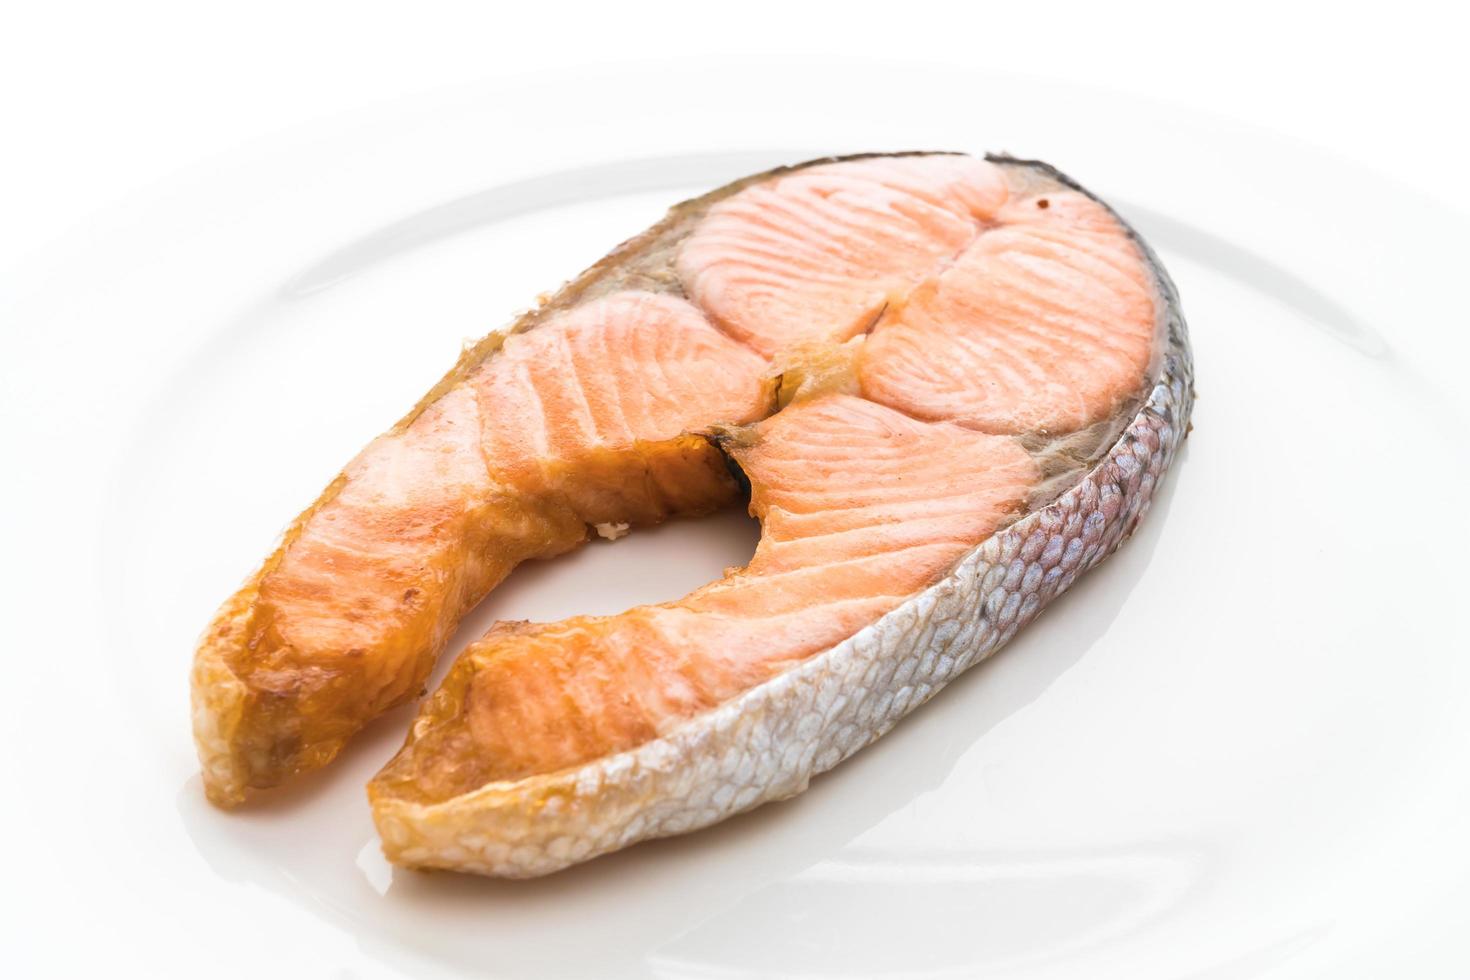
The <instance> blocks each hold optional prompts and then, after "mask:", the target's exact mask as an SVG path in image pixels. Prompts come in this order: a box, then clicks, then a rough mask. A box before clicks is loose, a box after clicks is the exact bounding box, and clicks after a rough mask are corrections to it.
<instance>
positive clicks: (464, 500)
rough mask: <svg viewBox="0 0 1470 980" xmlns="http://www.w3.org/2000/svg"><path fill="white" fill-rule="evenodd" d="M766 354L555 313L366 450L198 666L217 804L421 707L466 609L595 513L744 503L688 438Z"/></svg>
mask: <svg viewBox="0 0 1470 980" xmlns="http://www.w3.org/2000/svg"><path fill="white" fill-rule="evenodd" d="M766 372H767V365H766V362H765V360H764V359H762V358H760V357H758V356H757V355H755V354H753V353H751V352H750V351H748V350H747V349H745V348H744V347H743V346H741V345H739V344H737V343H735V342H734V341H732V340H730V339H729V338H728V337H726V336H725V335H724V334H722V333H721V332H719V331H718V330H716V329H714V328H713V327H712V326H710V325H709V323H708V322H707V321H706V319H705V317H704V316H703V315H702V314H701V313H699V311H698V310H696V309H695V308H693V307H692V306H691V305H690V304H688V303H687V302H685V301H684V300H682V299H679V298H676V297H670V296H663V295H656V294H652V293H645V292H620V293H615V294H612V295H609V296H607V297H605V298H602V299H599V300H595V301H592V302H589V303H586V304H583V305H579V306H577V307H575V308H574V309H572V310H570V311H568V312H566V313H562V314H559V315H557V316H553V317H550V318H548V319H547V320H545V321H544V322H542V323H541V324H539V325H538V326H537V327H536V328H535V329H534V330H532V331H530V332H528V333H526V334H523V335H514V336H511V337H509V338H507V339H506V341H505V343H504V345H503V346H502V348H501V349H500V350H499V351H498V352H496V353H495V354H493V355H492V356H490V357H489V358H487V359H485V360H484V361H483V362H482V363H481V364H480V365H478V366H477V367H475V368H474V369H472V370H470V371H467V372H465V373H464V376H463V377H462V378H461V379H459V380H458V382H457V383H455V384H453V385H452V386H450V387H449V388H448V389H447V390H446V391H444V392H443V393H442V394H440V395H439V396H438V397H437V398H436V399H434V400H433V401H431V402H430V403H429V404H427V405H426V406H425V407H423V409H422V411H420V412H419V413H418V415H417V417H415V418H413V419H412V421H410V422H409V423H408V424H407V425H404V426H402V427H400V428H399V429H398V430H396V431H394V432H390V433H389V434H387V435H385V436H383V437H381V438H379V439H377V440H375V441H374V442H373V443H372V444H371V445H369V446H368V447H367V449H365V450H364V451H363V452H362V453H361V454H360V455H359V456H358V457H357V459H355V460H354V461H353V462H352V463H351V464H349V465H348V467H347V468H346V469H345V470H344V471H343V473H342V475H341V476H340V477H339V478H338V480H337V481H336V482H335V483H334V486H333V488H331V489H329V491H328V493H327V494H325V495H324V497H323V500H322V501H321V502H319V504H318V505H317V506H316V507H315V508H313V509H312V510H310V511H308V512H307V513H306V514H304V515H303V516H302V517H301V518H300V519H298V522H297V524H296V525H294V526H293V527H292V528H291V529H290V530H289V531H288V533H287V535H286V537H285V541H284V543H283V545H282V546H281V548H280V550H279V551H278V552H277V553H276V554H275V555H274V556H272V558H271V559H269V560H268V561H267V562H266V564H265V565H264V566H263V567H262V569H261V570H260V572H258V573H257V574H256V576H255V577H254V578H253V579H252V580H251V581H250V582H249V583H247V585H246V587H245V588H244V589H242V590H241V592H240V593H237V595H236V596H234V597H232V598H231V600H230V601H229V602H227V603H226V604H225V606H224V608H223V609H222V610H221V612H220V613H219V614H218V616H217V617H216V620H215V622H214V623H213V624H211V626H210V628H209V630H208V631H207V632H206V634H205V637H204V639H203V640H202V641H201V645H200V648H199V651H198V652H197V654H196V662H195V676H194V692H193V693H194V704H195V729H196V740H197V741H198V743H199V747H200V754H201V758H202V761H203V763H204V774H205V782H206V788H207V790H208V791H209V792H210V794H211V796H212V798H215V799H216V800H217V801H218V802H221V803H226V804H228V803H233V802H238V800H239V799H241V798H242V796H243V793H244V791H245V789H246V788H247V787H264V786H270V785H274V784H276V783H278V782H280V781H281V780H282V779H284V778H285V777H287V776H290V775H291V774H293V773H295V772H299V771H302V770H305V769H310V768H314V767H316V766H320V765H322V764H324V763H326V762H327V761H329V760H330V759H331V758H332V757H333V756H334V755H335V754H336V753H337V752H338V751H339V750H340V748H341V746H342V744H343V743H344V742H345V740H346V739H347V738H349V737H350V736H351V735H352V734H353V733H354V732H356V731H357V730H358V729H360V728H361V727H362V725H364V724H365V723H366V722H367V721H369V720H371V719H372V718H373V717H374V716H376V715H377V714H379V713H381V712H382V711H384V710H386V709H387V708H389V707H392V706H393V705H395V704H398V703H401V702H403V701H404V700H407V699H408V698H411V697H413V696H415V695H417V694H418V693H419V692H420V690H421V689H422V685H423V684H424V681H425V679H426V678H427V676H428V674H429V671H430V670H431V669H432V666H433V663H434V660H435V658H436V657H437V655H438V653H439V651H440V650H441V649H442V647H443V645H444V643H445V642H446V640H447V638H448V636H449V635H450V634H451V633H452V632H453V630H454V628H455V626H456V624H457V623H458V620H459V618H460V617H461V616H462V615H463V614H464V613H465V612H466V611H467V610H468V609H470V608H471V607H473V606H474V605H475V603H477V602H478V601H479V600H480V599H481V598H482V597H483V596H484V595H485V594H486V592H488V591H489V590H490V589H491V588H493V587H494V586H495V585H496V584H497V583H499V582H500V581H501V580H502V579H503V578H504V577H505V576H506V575H507V574H508V573H509V572H510V570H511V569H512V568H514V567H515V565H517V564H518V563H520V562H522V561H525V560H527V559H531V558H544V557H550V556H553V555H556V554H560V553H562V552H565V551H567V550H569V549H571V548H574V547H576V546H577V545H578V544H579V543H581V542H582V541H584V540H586V538H587V536H588V528H589V526H591V525H596V524H600V523H604V522H617V523H629V524H651V523H654V522H657V521H659V520H662V519H664V518H666V517H669V516H672V515H676V514H702V513H708V512H710V511H712V510H715V509H717V508H719V507H723V506H727V505H729V504H731V503H733V502H735V501H736V500H737V499H738V497H739V487H738V485H737V483H736V481H735V479H734V478H733V477H732V475H731V473H730V472H729V470H728V468H727V466H726V463H725V459H724V457H723V455H722V454H721V453H720V452H719V451H718V450H717V449H716V448H715V447H714V446H713V445H711V443H710V442H709V441H708V440H707V439H704V438H703V437H700V436H697V435H692V434H691V433H692V432H695V431H697V430H701V429H703V428H706V427H708V426H710V425H712V424H715V423H729V424H739V423H742V422H748V421H752V420H755V419H758V418H760V417H762V416H763V415H765V414H767V413H768V412H769V410H770V402H771V397H772V395H771V392H772V385H771V382H770V381H769V379H767V378H766Z"/></svg>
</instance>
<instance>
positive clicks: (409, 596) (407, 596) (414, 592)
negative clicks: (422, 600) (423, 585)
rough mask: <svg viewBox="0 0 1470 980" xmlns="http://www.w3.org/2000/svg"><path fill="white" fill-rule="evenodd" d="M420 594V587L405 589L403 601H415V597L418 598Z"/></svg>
mask: <svg viewBox="0 0 1470 980" xmlns="http://www.w3.org/2000/svg"><path fill="white" fill-rule="evenodd" d="M418 594H419V590H418V589H405V590H404V592H403V601H404V602H413V600H414V599H416V598H418Z"/></svg>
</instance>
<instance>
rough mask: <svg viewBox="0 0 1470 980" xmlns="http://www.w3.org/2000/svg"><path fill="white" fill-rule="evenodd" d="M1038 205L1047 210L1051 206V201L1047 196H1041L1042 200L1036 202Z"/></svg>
mask: <svg viewBox="0 0 1470 980" xmlns="http://www.w3.org/2000/svg"><path fill="white" fill-rule="evenodd" d="M1036 206H1037V207H1038V208H1041V210H1043V211H1045V210H1046V209H1047V208H1049V207H1051V202H1050V201H1048V200H1047V199H1046V198H1044V197H1043V198H1041V199H1040V200H1038V201H1037V202H1036Z"/></svg>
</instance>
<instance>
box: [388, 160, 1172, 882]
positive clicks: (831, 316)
mask: <svg viewBox="0 0 1470 980" xmlns="http://www.w3.org/2000/svg"><path fill="white" fill-rule="evenodd" d="M675 268H676V270H677V273H678V275H679V277H680V281H681V282H682V283H683V285H684V287H685V291H686V294H687V295H688V296H689V297H690V299H691V301H692V302H693V303H694V304H695V305H697V306H698V307H700V308H701V309H702V310H703V312H704V313H706V314H707V315H708V317H709V320H710V321H711V322H712V323H714V324H716V325H717V326H718V327H719V328H720V329H722V330H723V331H725V332H726V334H727V335H728V336H730V337H732V338H734V339H737V340H738V341H739V342H741V343H742V344H744V345H746V346H747V347H748V348H749V349H751V350H753V351H755V352H757V353H759V354H761V355H764V356H766V357H769V358H771V359H772V361H773V363H775V364H776V365H778V366H781V367H782V368H783V369H785V370H787V371H788V377H790V376H796V375H801V374H802V373H803V369H804V365H806V366H809V365H817V367H815V368H812V369H811V371H810V373H811V374H812V375H813V376H815V375H818V374H820V375H821V376H822V381H821V383H820V384H816V385H813V386H811V390H808V388H807V387H806V386H805V385H796V386H792V387H793V390H795V391H796V394H795V396H794V397H793V398H792V399H791V400H790V402H789V404H784V405H783V406H782V407H781V408H780V410H779V411H778V412H776V414H774V415H772V416H771V417H769V418H767V419H765V420H764V421H761V422H759V423H756V424H754V425H750V426H746V427H743V428H740V429H736V430H733V431H726V432H724V433H723V435H722V438H720V439H719V440H717V441H719V442H720V444H721V445H722V446H723V447H724V449H725V450H726V452H727V453H728V454H729V456H730V457H731V459H732V461H733V462H734V463H735V464H736V465H737V466H738V467H739V469H740V470H741V472H742V473H743V474H744V476H745V478H746V480H747V481H748V484H749V487H750V511H751V513H752V515H754V516H756V517H758V518H759V519H760V521H761V527H762V533H761V539H760V543H759V546H758V547H757V549H756V552H755V555H754V557H753V558H752V559H751V561H750V562H749V564H748V565H746V566H745V567H744V568H739V569H732V570H730V571H729V572H728V573H727V574H726V575H725V576H724V577H723V578H722V579H720V580H719V581H717V582H714V583H711V584H710V585H707V586H705V587H703V588H701V589H698V590H697V591H695V592H693V593H691V594H690V595H688V596H686V597H685V598H683V599H680V600H677V601H674V602H668V603H662V604H657V605H650V606H640V607H637V608H634V609H630V610H628V611H626V612H624V613H621V614H619V615H615V616H598V617H575V618H572V619H569V620H565V621H563V622H559V623H549V624H536V623H501V624H498V625H497V626H495V627H494V628H493V629H492V630H491V631H490V632H489V633H488V634H487V635H486V636H485V637H483V638H482V639H480V640H479V641H477V642H475V643H473V644H471V646H469V647H468V648H467V649H466V650H465V651H464V653H463V654H462V655H461V656H460V658H459V660H458V661H457V662H456V663H455V664H454V666H453V667H452V669H451V671H450V673H449V675H448V677H447V679H446V681H445V683H444V684H443V686H442V687H441V688H440V689H439V690H438V691H437V692H436V693H435V694H434V695H433V697H431V698H430V699H429V700H428V701H427V702H426V703H425V704H424V706H423V708H422V709H421V712H420V714H419V717H418V719H417V720H416V722H415V723H414V725H413V727H412V730H411V732H410V735H409V737H408V740H407V742H406V744H405V745H404V747H403V749H402V750H401V751H400V753H399V754H398V755H397V756H396V757H395V758H394V759H393V760H392V761H391V762H390V763H389V764H388V765H387V766H386V767H385V768H384V769H383V771H382V772H381V773H380V774H379V775H378V776H377V777H376V778H375V779H374V780H373V782H372V784H371V785H370V795H371V797H372V798H373V800H374V805H375V809H378V810H382V811H385V812H386V810H388V809H392V810H393V813H394V816H393V817H392V820H394V821H398V820H399V819H400V818H401V814H402V813H403V812H404V811H403V810H402V808H401V807H400V806H399V804H400V803H408V804H412V805H415V806H421V807H426V808H428V809H426V810H425V811H424V812H425V813H428V812H431V811H432V810H433V808H434V807H436V806H438V805H440V804H448V803H450V802H452V801H455V800H457V799H461V798H463V799H466V800H468V799H473V798H475V793H476V791H477V790H479V789H481V788H484V787H489V786H492V785H493V786H497V787H504V786H507V785H515V784H516V783H517V782H518V781H524V780H530V779H532V778H533V777H537V776H543V775H548V774H554V773H559V772H563V771H566V770H572V769H575V768H576V767H579V766H584V765H587V764H589V763H592V762H594V761H596V760H599V759H604V758H607V757H610V756H613V755H616V754H618V753H621V752H626V751H628V750H631V749H634V748H637V747H638V746H640V745H644V744H646V743H648V742H651V741H653V740H656V739H658V738H660V737H662V736H664V735H666V734H668V733H670V732H671V731H674V730H676V729H677V728H678V727H679V726H681V725H685V724H688V723H691V722H692V721H694V720H696V719H698V717H699V716H701V715H702V714H705V713H707V712H709V711H711V710H712V709H714V708H716V707H718V706H720V705H722V704H725V703H727V702H730V701H731V700H732V699H735V698H737V697H739V696H740V695H742V694H743V693H745V692H748V691H750V690H752V689H753V688H755V687H757V686H759V685H761V684H763V683H765V682H766V681H769V680H771V679H773V678H775V677H777V676H778V675H780V674H781V673H783V672H784V671H787V670H789V669H791V668H792V667H793V666H795V665H797V664H800V663H802V662H803V661H805V660H807V659H808V658H810V657H812V656H813V655H815V654H818V653H820V652H822V651H824V650H828V649H830V648H832V647H833V646H834V645H836V644H838V643H840V642H841V641H843V640H845V639H847V638H848V637H851V636H853V635H854V634H855V633H857V632H859V631H860V630H862V629H863V628H864V627H866V626H868V625H870V624H872V623H874V622H875V621H877V620H879V619H880V618H882V617H883V616H884V615H885V614H886V613H888V612H890V611H892V610H894V609H895V608H896V607H897V606H899V605H900V604H902V603H903V602H904V601H905V600H907V599H909V598H910V597H912V596H914V595H915V594H916V593H918V592H920V591H922V590H923V589H925V588H926V587H928V586H930V585H932V584H934V583H935V582H936V581H938V580H939V579H941V578H943V577H944V576H945V575H946V574H947V573H948V572H949V571H950V570H951V569H952V568H953V567H954V566H955V564H956V562H957V561H959V559H960V558H962V557H963V556H964V555H965V554H966V553H967V552H969V551H970V550H971V549H973V548H974V547H976V546H977V545H978V544H980V543H981V542H983V541H984V540H985V539H986V538H988V537H990V536H991V535H992V534H994V533H995V532H996V531H997V530H999V529H1000V528H1003V527H1005V526H1006V525H1008V524H1009V523H1011V522H1013V521H1014V520H1016V519H1017V518H1019V517H1020V516H1022V515H1023V514H1025V513H1026V512H1027V509H1028V506H1029V505H1030V502H1031V500H1032V495H1033V493H1035V492H1036V490H1037V488H1038V486H1039V485H1040V484H1041V483H1042V482H1043V480H1044V478H1045V476H1046V475H1047V474H1048V473H1049V472H1050V470H1048V468H1047V467H1045V466H1043V462H1045V460H1044V457H1045V455H1046V450H1045V449H1044V448H1042V449H1038V448H1037V447H1038V446H1044V444H1045V442H1046V440H1047V439H1049V438H1052V437H1056V436H1066V435H1067V434H1068V433H1072V432H1076V431H1078V430H1081V429H1083V428H1085V427H1087V426H1091V425H1094V424H1097V423H1099V422H1101V421H1104V420H1106V419H1108V418H1110V417H1112V416H1115V415H1116V414H1117V413H1118V412H1119V410H1120V409H1121V408H1123V407H1125V406H1127V405H1128V404H1130V400H1136V399H1137V398H1138V397H1139V395H1140V393H1141V392H1142V390H1143V389H1144V387H1145V381H1146V377H1147V374H1148V370H1149V366H1150V360H1151V357H1152V355H1153V351H1154V347H1155V342H1156V337H1157V333H1158V322H1159V310H1158V299H1157V295H1156V292H1155V290H1154V286H1153V282H1152V279H1151V274H1150V271H1149V269H1148V267H1147V266H1146V264H1145V262H1144V258H1143V256H1142V254H1141V252H1140V251H1139V249H1138V247H1137V246H1136V245H1135V243H1134V242H1133V240H1132V238H1131V237H1130V235H1129V233H1128V232H1127V230H1126V229H1125V228H1124V227H1123V226H1122V225H1121V224H1120V223H1119V222H1118V221H1117V220H1116V219H1115V218H1114V217H1113V216H1112V215H1111V213H1110V212H1108V211H1107V209H1106V208H1104V207H1102V206H1101V205H1098V204H1097V203H1096V202H1095V201H1093V200H1092V199H1091V198H1088V197H1086V196H1085V195H1083V194H1081V193H1078V192H1075V191H1072V190H1070V189H1068V188H1067V187H1066V186H1063V185H1058V184H1056V183H1044V184H1042V185H1040V186H1039V187H1038V186H1037V184H1036V183H1035V182H1034V181H1033V180H1031V179H1029V178H1027V179H1017V178H1016V177H1015V176H1014V175H1012V174H1008V173H1007V172H1006V171H1005V170H1004V169H1002V168H1001V167H998V166H996V165H995V164H992V163H989V162H986V161H982V160H976V159H972V158H969V157H961V156H915V157H902V158H874V159H866V160H860V161H855V162H849V163H833V164H827V165H822V166H816V167H811V168H804V169H801V170H797V171H795V172H794V173H791V174H788V175H784V176H778V177H776V178H774V179H771V180H768V181H764V182H761V183H758V184H756V185H754V186H751V187H748V188H746V189H745V190H743V191H741V192H740V193H738V194H735V195H733V196H731V197H729V198H726V199H724V200H722V201H720V202H718V203H717V204H715V205H714V206H713V207H712V208H710V209H709V211H708V213H707V214H706V215H705V216H704V217H703V219H702V220H701V221H700V222H699V223H698V224H696V225H695V227H694V228H693V230H692V231H691V232H690V234H689V235H688V237H687V238H686V239H685V240H684V242H683V243H682V245H681V247H680V250H679V253H678V256H677V259H676V261H675ZM834 350H841V351H844V352H845V353H844V354H843V355H842V356H837V355H834V354H833V353H832V352H833V351H834ZM834 364H836V365H840V367H839V368H833V367H832V365H834ZM786 387H787V386H785V385H783V390H785V388H786ZM782 400H783V401H785V400H786V399H785V398H784V397H783V399H782ZM528 785H529V784H528ZM497 798H499V797H497ZM487 805H488V804H487ZM426 819H427V818H426ZM380 821H381V817H380ZM402 836H403V835H402V834H401V833H397V832H395V833H394V834H392V835H390V834H389V833H386V832H385V834H384V838H385V846H386V847H387V849H388V853H389V856H390V858H394V859H395V860H402V861H404V862H405V863H414V862H415V858H413V857H412V856H411V854H410V852H408V851H401V850H397V849H396V845H395V844H393V843H392V841H393V840H394V839H397V838H400V837H402Z"/></svg>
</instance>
